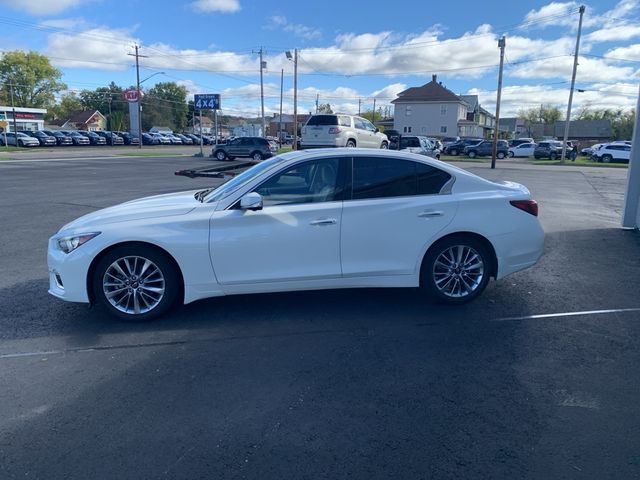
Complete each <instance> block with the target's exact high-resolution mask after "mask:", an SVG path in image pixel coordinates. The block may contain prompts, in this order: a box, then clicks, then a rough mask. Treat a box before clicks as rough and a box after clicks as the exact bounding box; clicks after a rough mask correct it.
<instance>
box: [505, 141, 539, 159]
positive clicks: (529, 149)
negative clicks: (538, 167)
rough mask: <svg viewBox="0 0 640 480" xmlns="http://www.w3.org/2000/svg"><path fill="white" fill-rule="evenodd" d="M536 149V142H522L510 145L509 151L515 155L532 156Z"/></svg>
mask: <svg viewBox="0 0 640 480" xmlns="http://www.w3.org/2000/svg"><path fill="white" fill-rule="evenodd" d="M535 149H536V145H535V143H521V144H520V145H517V146H515V147H510V148H509V151H510V152H511V153H513V156H514V157H532V156H533V151H534V150H535Z"/></svg>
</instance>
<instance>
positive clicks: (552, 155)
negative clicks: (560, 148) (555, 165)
mask: <svg viewBox="0 0 640 480" xmlns="http://www.w3.org/2000/svg"><path fill="white" fill-rule="evenodd" d="M549 158H550V159H551V160H557V159H558V155H557V154H556V153H555V152H554V153H552V154H551V155H550V156H549Z"/></svg>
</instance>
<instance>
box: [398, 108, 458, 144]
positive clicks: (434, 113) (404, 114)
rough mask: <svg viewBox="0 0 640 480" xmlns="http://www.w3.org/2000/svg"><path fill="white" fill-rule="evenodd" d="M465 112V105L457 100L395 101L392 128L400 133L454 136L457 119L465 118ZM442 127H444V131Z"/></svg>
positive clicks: (456, 130)
mask: <svg viewBox="0 0 640 480" xmlns="http://www.w3.org/2000/svg"><path fill="white" fill-rule="evenodd" d="M466 113H467V108H466V105H464V104H462V103H458V102H441V103H431V102H429V103H411V104H403V103H396V105H395V112H394V116H393V117H394V118H393V128H394V129H395V130H398V131H399V132H400V133H402V134H404V133H407V134H408V133H411V134H413V135H426V136H429V137H433V136H439V137H443V136H455V135H458V120H460V119H464V118H466ZM442 127H446V132H443V131H442ZM409 129H410V130H409Z"/></svg>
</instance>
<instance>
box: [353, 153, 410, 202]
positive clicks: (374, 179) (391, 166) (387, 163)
mask: <svg viewBox="0 0 640 480" xmlns="http://www.w3.org/2000/svg"><path fill="white" fill-rule="evenodd" d="M415 165H416V164H415V162H411V161H408V160H399V159H396V158H384V157H355V158H354V159H353V199H354V200H361V199H365V198H386V197H402V196H407V195H415V194H416V192H417V185H416V167H415Z"/></svg>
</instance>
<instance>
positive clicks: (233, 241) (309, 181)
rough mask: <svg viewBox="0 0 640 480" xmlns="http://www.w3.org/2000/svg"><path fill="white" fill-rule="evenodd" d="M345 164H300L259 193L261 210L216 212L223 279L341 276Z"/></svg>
mask: <svg viewBox="0 0 640 480" xmlns="http://www.w3.org/2000/svg"><path fill="white" fill-rule="evenodd" d="M343 164H344V161H341V159H338V158H326V159H315V160H310V161H307V162H302V163H298V164H296V165H294V166H291V167H289V168H287V169H285V170H284V171H283V172H280V173H277V174H276V175H274V176H272V177H271V178H269V179H268V180H266V181H265V182H263V183H262V184H261V185H260V186H258V187H257V188H256V189H255V190H254V191H255V192H258V193H259V194H260V195H262V198H263V205H264V206H263V208H262V210H257V211H250V210H242V209H240V208H238V207H237V206H235V205H234V206H233V207H232V208H230V209H227V210H224V211H220V212H216V213H214V215H213V216H212V218H211V225H210V230H211V233H210V238H211V242H210V249H211V259H212V262H213V268H214V270H215V273H216V276H217V278H218V281H219V282H220V283H221V284H223V285H234V284H236V285H237V284H248V283H261V282H284V281H305V280H321V279H330V278H339V277H340V276H341V274H342V271H341V267H340V228H341V225H342V204H343V202H342V196H341V195H342V188H341V187H342V185H343V180H342V179H343V176H344V174H343V170H344V166H345V165H343ZM238 203H239V202H238Z"/></svg>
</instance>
